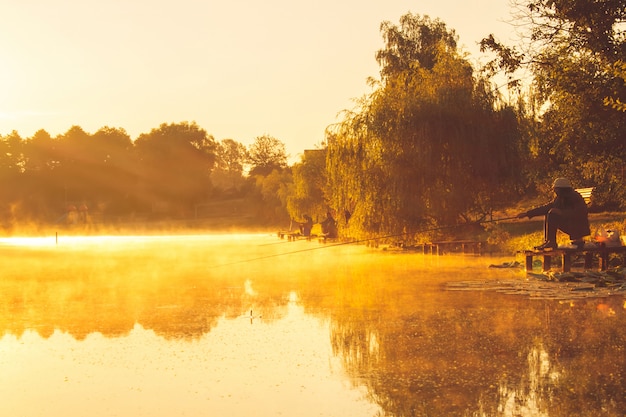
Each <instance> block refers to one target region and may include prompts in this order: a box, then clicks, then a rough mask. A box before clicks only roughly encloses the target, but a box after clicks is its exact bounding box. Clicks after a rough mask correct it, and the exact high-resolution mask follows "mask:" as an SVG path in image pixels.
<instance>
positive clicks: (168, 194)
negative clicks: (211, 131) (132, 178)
mask: <svg viewBox="0 0 626 417" xmlns="http://www.w3.org/2000/svg"><path fill="white" fill-rule="evenodd" d="M216 146H217V145H216V143H215V140H214V139H213V137H212V136H209V135H208V134H207V133H206V131H205V130H204V129H201V128H200V127H198V125H196V124H195V123H187V122H183V123H179V124H169V125H168V124H162V125H161V126H160V127H159V128H158V129H152V131H151V132H150V133H148V134H142V135H140V136H139V137H138V138H137V140H136V141H135V150H136V153H137V158H138V169H139V170H138V175H139V181H140V186H139V187H140V189H141V194H140V195H139V197H140V198H143V199H145V200H146V201H154V200H155V199H156V200H157V201H159V200H160V201H163V202H168V203H169V204H171V205H174V206H177V207H180V208H187V209H189V208H190V207H191V205H193V204H194V203H197V202H199V201H202V200H203V199H205V198H206V196H207V195H208V193H209V191H210V186H211V183H210V180H209V174H210V172H211V169H212V168H213V165H214V163H215V149H216Z"/></svg>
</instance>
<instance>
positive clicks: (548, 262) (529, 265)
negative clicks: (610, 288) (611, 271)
mask: <svg viewBox="0 0 626 417" xmlns="http://www.w3.org/2000/svg"><path fill="white" fill-rule="evenodd" d="M611 254H621V255H622V265H623V264H624V258H625V257H626V246H600V245H599V246H597V247H588V248H583V249H569V248H558V249H552V250H547V251H544V250H527V251H524V255H525V256H526V271H532V269H533V258H535V257H543V263H542V269H543V271H549V270H550V268H551V267H552V258H553V257H555V256H559V255H561V256H563V266H562V270H563V272H569V271H570V270H571V269H572V257H573V256H584V259H585V264H584V268H585V269H593V263H594V259H595V258H596V257H597V259H598V269H599V270H601V271H606V269H607V267H608V266H609V255H611Z"/></svg>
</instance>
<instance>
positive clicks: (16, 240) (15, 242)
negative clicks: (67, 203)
mask: <svg viewBox="0 0 626 417" xmlns="http://www.w3.org/2000/svg"><path fill="white" fill-rule="evenodd" d="M259 236H260V235H259V234H254V233H229V234H197V235H123V236H120V235H91V236H83V235H78V236H65V235H63V236H61V235H59V234H55V235H54V236H38V237H32V236H14V237H0V246H15V247H33V248H38V247H50V246H66V247H67V246H82V247H89V246H102V245H111V244H121V245H126V244H141V243H148V242H159V241H167V242H175V241H189V242H197V241H223V240H225V239H226V240H231V241H241V240H250V239H258V238H259Z"/></svg>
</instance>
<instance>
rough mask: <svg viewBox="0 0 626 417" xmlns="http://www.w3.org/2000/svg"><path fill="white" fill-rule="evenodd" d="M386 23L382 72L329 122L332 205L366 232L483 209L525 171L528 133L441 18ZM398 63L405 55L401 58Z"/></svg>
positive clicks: (480, 213)
mask: <svg viewBox="0 0 626 417" xmlns="http://www.w3.org/2000/svg"><path fill="white" fill-rule="evenodd" d="M400 22H401V26H400V27H396V26H395V25H392V24H390V23H388V22H385V23H383V24H382V25H381V31H382V32H383V37H384V39H385V40H386V45H385V49H384V50H382V51H380V52H379V53H378V54H377V56H378V57H379V63H380V64H381V65H382V66H383V68H382V69H381V76H382V79H381V81H380V83H378V84H377V85H375V87H377V88H376V89H375V90H374V92H373V93H372V94H371V95H370V96H368V97H365V98H364V99H362V100H361V101H360V103H359V107H358V108H357V109H356V110H355V111H354V112H351V113H347V114H346V117H345V119H344V120H343V122H342V123H340V124H339V125H338V126H336V127H334V128H333V129H331V130H330V132H329V135H328V138H327V142H328V149H329V165H328V166H329V178H330V182H331V185H332V188H333V191H334V193H333V205H334V208H335V209H337V210H338V211H342V210H344V209H345V210H348V211H350V212H351V213H352V218H351V219H352V220H351V222H352V224H353V226H354V227H355V228H356V229H358V230H359V231H361V232H366V233H388V232H393V233H397V232H402V231H407V232H411V231H413V232H415V231H417V230H419V229H420V228H423V227H424V226H425V225H432V224H454V223H456V222H457V221H459V220H460V218H465V220H466V221H467V220H476V219H477V218H481V217H484V216H485V215H487V214H488V213H489V211H490V210H491V209H493V208H494V207H495V206H497V204H498V202H499V201H498V199H499V198H501V197H504V196H506V195H507V192H508V189H509V188H510V187H507V184H511V183H513V182H514V181H515V179H516V171H515V170H516V168H517V167H518V164H519V163H518V160H517V155H518V152H517V149H516V147H517V144H518V140H519V133H518V130H517V127H516V126H517V123H516V119H515V117H514V115H513V114H512V113H511V112H510V111H509V110H508V109H495V108H494V97H493V95H492V94H491V93H490V90H489V88H488V83H487V82H486V81H485V80H480V79H477V78H475V77H474V74H473V69H472V67H471V65H470V64H469V62H468V61H467V60H466V59H465V58H464V57H462V56H461V55H460V54H459V53H458V51H456V48H455V45H456V36H455V34H454V32H453V31H449V30H447V29H446V27H445V24H443V23H442V22H441V21H439V20H435V21H432V20H431V19H430V18H428V17H421V16H418V15H412V14H408V15H405V16H403V17H402V18H401V19H400ZM398 63H402V64H401V65H399V64H398Z"/></svg>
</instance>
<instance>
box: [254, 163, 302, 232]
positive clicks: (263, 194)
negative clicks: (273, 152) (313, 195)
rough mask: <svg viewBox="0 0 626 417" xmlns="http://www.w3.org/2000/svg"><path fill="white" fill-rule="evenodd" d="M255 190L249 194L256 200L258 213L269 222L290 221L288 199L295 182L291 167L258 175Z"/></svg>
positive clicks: (281, 222)
mask: <svg viewBox="0 0 626 417" xmlns="http://www.w3.org/2000/svg"><path fill="white" fill-rule="evenodd" d="M251 180H252V181H254V189H253V192H252V193H251V194H250V195H249V198H250V199H251V201H253V202H254V207H255V208H256V215H257V217H258V218H259V219H261V220H263V221H265V222H266V223H267V224H272V225H275V224H286V223H288V222H289V214H288V212H287V209H286V207H287V199H288V197H289V196H290V195H291V194H292V192H293V191H292V189H293V182H292V175H291V172H290V170H289V169H274V170H273V171H272V172H270V173H269V174H268V175H256V176H254V177H252V178H251Z"/></svg>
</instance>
